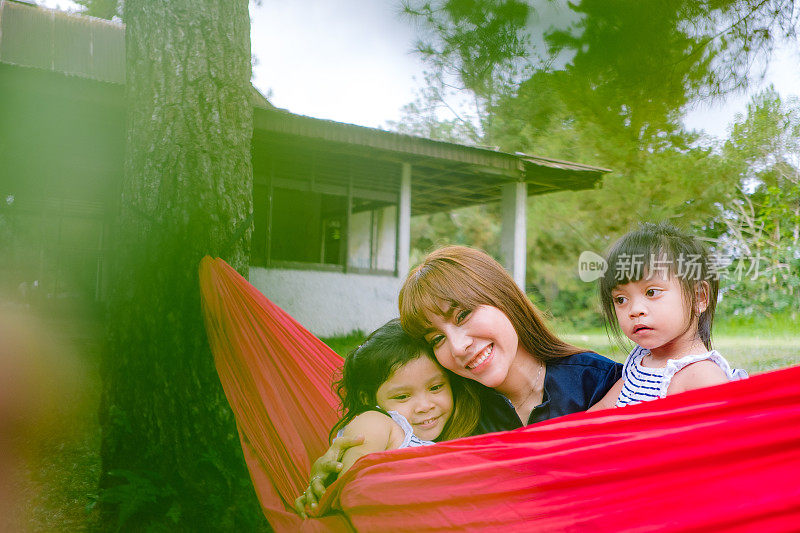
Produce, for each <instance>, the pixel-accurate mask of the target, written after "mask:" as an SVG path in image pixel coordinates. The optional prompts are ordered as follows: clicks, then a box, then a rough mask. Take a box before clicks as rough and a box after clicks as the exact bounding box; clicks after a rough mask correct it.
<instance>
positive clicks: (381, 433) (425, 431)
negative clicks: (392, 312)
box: [331, 319, 479, 472]
mask: <svg viewBox="0 0 800 533" xmlns="http://www.w3.org/2000/svg"><path fill="white" fill-rule="evenodd" d="M336 386H337V394H338V395H339V398H341V400H342V411H343V413H344V416H343V417H342V419H341V420H339V422H338V423H337V424H336V425H335V426H334V427H333V429H332V430H331V437H333V436H334V435H336V434H337V433H338V435H340V436H341V435H344V436H346V437H355V436H356V435H363V436H364V442H363V444H361V445H359V446H355V447H353V448H350V449H349V450H347V452H346V453H345V454H344V456H343V458H342V472H344V471H346V470H347V469H348V468H350V467H351V466H352V465H353V463H355V461H356V460H357V459H358V458H359V457H362V456H364V455H366V454H368V453H372V452H379V451H384V450H392V449H395V448H407V447H412V446H424V445H427V444H433V443H434V442H435V441H437V440H449V439H455V438H459V437H464V436H467V435H470V434H472V432H473V431H474V429H475V427H476V426H477V423H478V410H479V409H478V408H479V405H478V402H477V401H476V400H475V399H474V398H473V397H472V396H471V394H472V392H471V390H470V389H469V387H468V386H467V385H466V384H465V383H464V382H463V381H462V380H459V379H457V376H450V375H449V374H448V373H447V372H446V371H445V370H444V369H443V368H442V367H441V366H439V364H438V363H437V362H436V359H435V358H434V357H433V354H432V353H431V352H430V349H428V347H427V346H425V344H424V343H421V342H419V341H417V340H415V339H413V338H411V337H410V336H408V335H407V334H406V333H405V332H404V331H403V329H402V328H401V327H400V321H399V320H398V319H394V320H391V321H389V322H387V323H386V324H384V325H383V326H381V327H380V328H378V329H377V330H375V331H374V332H372V333H371V334H370V335H369V337H367V339H366V340H365V341H364V343H363V344H362V345H361V346H359V347H358V348H356V349H355V350H353V351H352V352H350V354H349V355H348V356H347V358H346V359H345V362H344V367H343V368H342V378H341V380H339V381H338V382H337V383H336Z"/></svg>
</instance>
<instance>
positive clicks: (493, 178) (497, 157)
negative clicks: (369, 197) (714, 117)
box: [253, 108, 610, 214]
mask: <svg viewBox="0 0 800 533" xmlns="http://www.w3.org/2000/svg"><path fill="white" fill-rule="evenodd" d="M254 122H255V134H254V138H253V142H254V147H257V146H259V145H262V146H264V148H265V150H264V151H263V153H265V154H269V153H275V154H279V155H276V156H274V157H273V159H276V160H277V159H285V158H291V159H292V160H296V159H297V158H300V157H302V155H301V154H300V153H295V154H293V151H294V148H293V147H297V148H299V149H300V150H302V151H303V152H304V153H305V159H306V160H309V159H313V160H314V161H316V163H315V165H316V167H315V168H316V170H315V173H316V174H317V175H319V174H321V173H322V170H321V169H327V171H328V172H330V173H331V174H333V175H339V176H340V183H346V176H349V175H356V174H359V175H362V176H366V177H368V178H362V179H361V182H362V183H363V182H364V180H367V181H370V182H371V183H373V187H380V185H379V184H381V183H383V184H387V185H388V186H389V187H395V186H396V185H395V184H396V183H399V166H398V165H399V164H400V163H403V162H406V163H411V165H412V185H411V195H412V200H411V207H412V214H422V213H430V212H436V211H445V210H450V209H454V208H458V207H465V206H468V205H474V204H479V203H488V202H492V201H497V200H499V199H500V198H501V196H502V186H503V185H504V184H506V183H509V182H518V181H524V182H525V183H527V184H528V194H529V195H535V194H544V193H548V192H554V191H559V190H579V189H589V188H592V187H595V186H596V185H597V184H598V183H599V182H600V180H601V178H602V175H603V174H604V173H607V172H610V171H609V170H607V169H604V168H600V167H593V166H589V165H583V164H580V163H573V162H569V161H560V160H557V159H550V158H546V157H538V156H533V155H529V154H509V153H506V152H501V151H498V150H491V149H487V148H478V147H473V146H465V145H460V144H454V143H447V142H441V141H434V140H431V139H425V138H422V137H414V136H411V135H405V134H400V133H395V132H390V131H383V130H378V129H374V128H365V127H362V126H356V125H353V124H344V123H341V122H334V121H331V120H321V119H316V118H311V117H306V116H302V115H296V114H293V113H289V112H288V111H285V110H281V109H276V108H273V109H256V111H255V114H254ZM267 147H272V148H273V150H269V149H267ZM312 154H313V155H312ZM342 154H348V159H346V160H342V161H337V157H338V158H339V159H341V156H342ZM256 168H257V166H256ZM280 168H281V170H282V172H284V173H292V170H290V169H289V165H288V163H287V164H282V165H280ZM296 171H297V169H295V172H296ZM301 172H302V171H301ZM299 178H300V176H297V177H296V179H299Z"/></svg>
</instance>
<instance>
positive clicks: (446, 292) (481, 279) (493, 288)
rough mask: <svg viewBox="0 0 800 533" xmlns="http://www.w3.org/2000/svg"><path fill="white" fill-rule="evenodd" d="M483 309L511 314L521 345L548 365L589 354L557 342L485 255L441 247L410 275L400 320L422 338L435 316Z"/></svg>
mask: <svg viewBox="0 0 800 533" xmlns="http://www.w3.org/2000/svg"><path fill="white" fill-rule="evenodd" d="M479 305H490V306H492V307H496V308H497V309H499V310H500V311H502V312H503V313H505V315H506V316H507V317H508V319H509V320H510V321H511V324H512V325H513V326H514V330H515V331H516V332H517V335H518V336H519V341H520V344H521V345H522V346H523V347H524V348H525V350H526V351H528V353H530V354H531V355H533V356H534V357H537V358H539V359H540V360H542V361H547V360H552V359H555V358H558V357H564V356H567V355H572V354H576V353H580V352H583V351H585V350H582V349H580V348H577V347H575V346H572V345H571V344H568V343H566V342H564V341H562V340H561V339H559V338H558V337H556V335H555V334H554V333H552V332H551V331H550V330H549V329H548V328H547V326H546V325H545V322H544V319H543V318H542V314H541V312H540V311H539V310H538V309H537V308H536V306H534V305H533V303H531V301H530V300H529V299H528V297H527V296H526V295H525V294H524V293H523V292H522V290H520V288H519V287H518V286H517V284H516V283H515V282H514V280H513V279H512V278H511V276H510V275H509V274H508V272H506V271H505V269H504V268H503V267H502V266H501V265H500V263H498V262H497V261H495V260H494V259H493V258H492V257H490V256H489V255H488V254H486V253H485V252H483V251H481V250H477V249H475V248H469V247H467V246H445V247H443V248H439V249H438V250H435V251H433V252H431V253H430V254H428V256H427V257H426V258H425V259H424V260H423V261H422V264H420V265H419V266H417V267H416V268H414V269H413V270H412V271H411V272H410V273H409V275H408V278H406V281H405V283H404V284H403V287H402V288H401V289H400V321H401V323H402V326H403V329H405V330H406V331H407V332H408V333H409V335H411V336H412V337H416V338H422V337H423V336H424V335H425V333H426V331H427V330H428V329H429V328H430V327H431V323H430V320H428V316H430V315H431V314H433V315H437V314H438V315H440V316H444V317H448V315H449V314H450V313H452V309H454V308H455V307H459V308H462V309H475V308H476V307H478V306H479Z"/></svg>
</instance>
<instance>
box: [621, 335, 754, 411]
mask: <svg viewBox="0 0 800 533" xmlns="http://www.w3.org/2000/svg"><path fill="white" fill-rule="evenodd" d="M649 353H650V350H646V349H645V348H642V347H641V346H637V347H636V348H634V349H633V351H632V352H631V353H630V354H628V358H627V359H626V360H625V366H624V367H623V369H622V377H623V378H625V381H624V383H623V385H622V390H621V391H620V393H619V397H618V398H617V407H623V406H625V405H632V404H636V403H641V402H647V401H650V400H655V399H656V398H664V397H665V396H666V395H667V389H668V388H669V384H670V383H671V382H672V377H673V376H674V375H675V374H676V373H677V372H678V371H679V370H681V369H682V368H685V367H686V366H688V365H690V364H692V363H696V362H697V361H704V360H706V359H708V360H710V361H713V362H715V363H716V364H717V365H719V367H720V368H721V369H722V370H723V371H724V372H725V375H726V376H728V379H730V380H731V381H733V380H737V379H744V378H746V377H747V372H745V371H744V370H741V369H736V368H732V367H731V365H730V363H728V361H726V360H725V358H724V357H722V356H721V355H720V354H719V352H717V351H716V350H711V351H710V352H706V353H704V354H696V355H686V356H684V357H681V358H680V359H669V360H667V364H666V365H664V367H662V368H648V367H645V366H642V359H644V357H645V356H646V355H647V354H649Z"/></svg>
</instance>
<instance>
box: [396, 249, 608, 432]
mask: <svg viewBox="0 0 800 533" xmlns="http://www.w3.org/2000/svg"><path fill="white" fill-rule="evenodd" d="M400 318H401V321H402V324H403V327H404V329H405V330H406V331H408V332H409V334H410V335H411V336H412V337H416V338H423V339H425V340H426V341H427V342H428V343H429V345H430V346H431V347H432V348H433V351H434V354H435V355H436V359H437V360H438V361H439V363H440V364H441V365H442V366H444V367H445V368H447V369H448V370H450V371H452V372H453V373H455V374H457V375H459V376H462V377H465V378H468V379H471V380H474V381H476V382H478V383H479V384H480V385H482V387H479V388H478V390H479V394H480V401H481V420H480V423H479V426H478V429H479V432H481V433H488V432H492V431H503V430H509V429H516V428H518V427H522V426H525V425H528V424H532V423H535V422H539V421H542V420H547V419H550V418H554V417H557V416H562V415H566V414H570V413H575V412H578V411H584V410H586V409H588V408H589V407H591V406H592V405H593V404H594V403H596V402H597V401H599V400H600V399H601V398H602V397H603V395H604V394H605V393H606V392H607V391H608V390H609V388H610V387H611V386H612V385H613V384H614V382H615V381H617V378H618V377H619V375H620V374H619V372H620V366H619V365H618V364H617V363H614V362H613V361H611V360H609V359H607V358H605V357H602V356H600V355H598V354H596V353H593V352H587V351H585V350H582V349H580V348H577V347H575V346H572V345H570V344H568V343H566V342H564V341H562V340H561V339H559V338H558V337H557V336H556V335H555V334H553V333H552V332H551V331H550V330H549V329H548V328H547V326H546V325H545V322H544V320H543V319H542V316H541V313H540V312H539V310H538V309H537V308H536V307H535V306H534V305H533V304H532V303H531V301H530V300H529V299H528V298H527V297H526V296H525V294H524V293H523V292H522V291H521V290H520V289H519V287H518V286H517V284H516V283H515V282H514V280H513V279H512V278H511V276H510V275H509V274H508V273H507V272H506V271H505V270H504V269H503V267H502V266H501V265H500V264H499V263H498V262H497V261H495V260H494V259H492V258H491V257H490V256H489V255H487V254H486V253H484V252H482V251H480V250H476V249H473V248H468V247H464V246H447V247H444V248H441V249H439V250H436V251H434V252H432V253H431V254H430V255H428V256H427V257H426V258H425V260H424V261H423V262H422V264H420V265H419V266H418V267H417V268H415V269H414V270H412V272H411V273H410V274H409V276H408V278H407V279H406V282H405V284H404V285H403V288H402V289H401V290H400Z"/></svg>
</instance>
